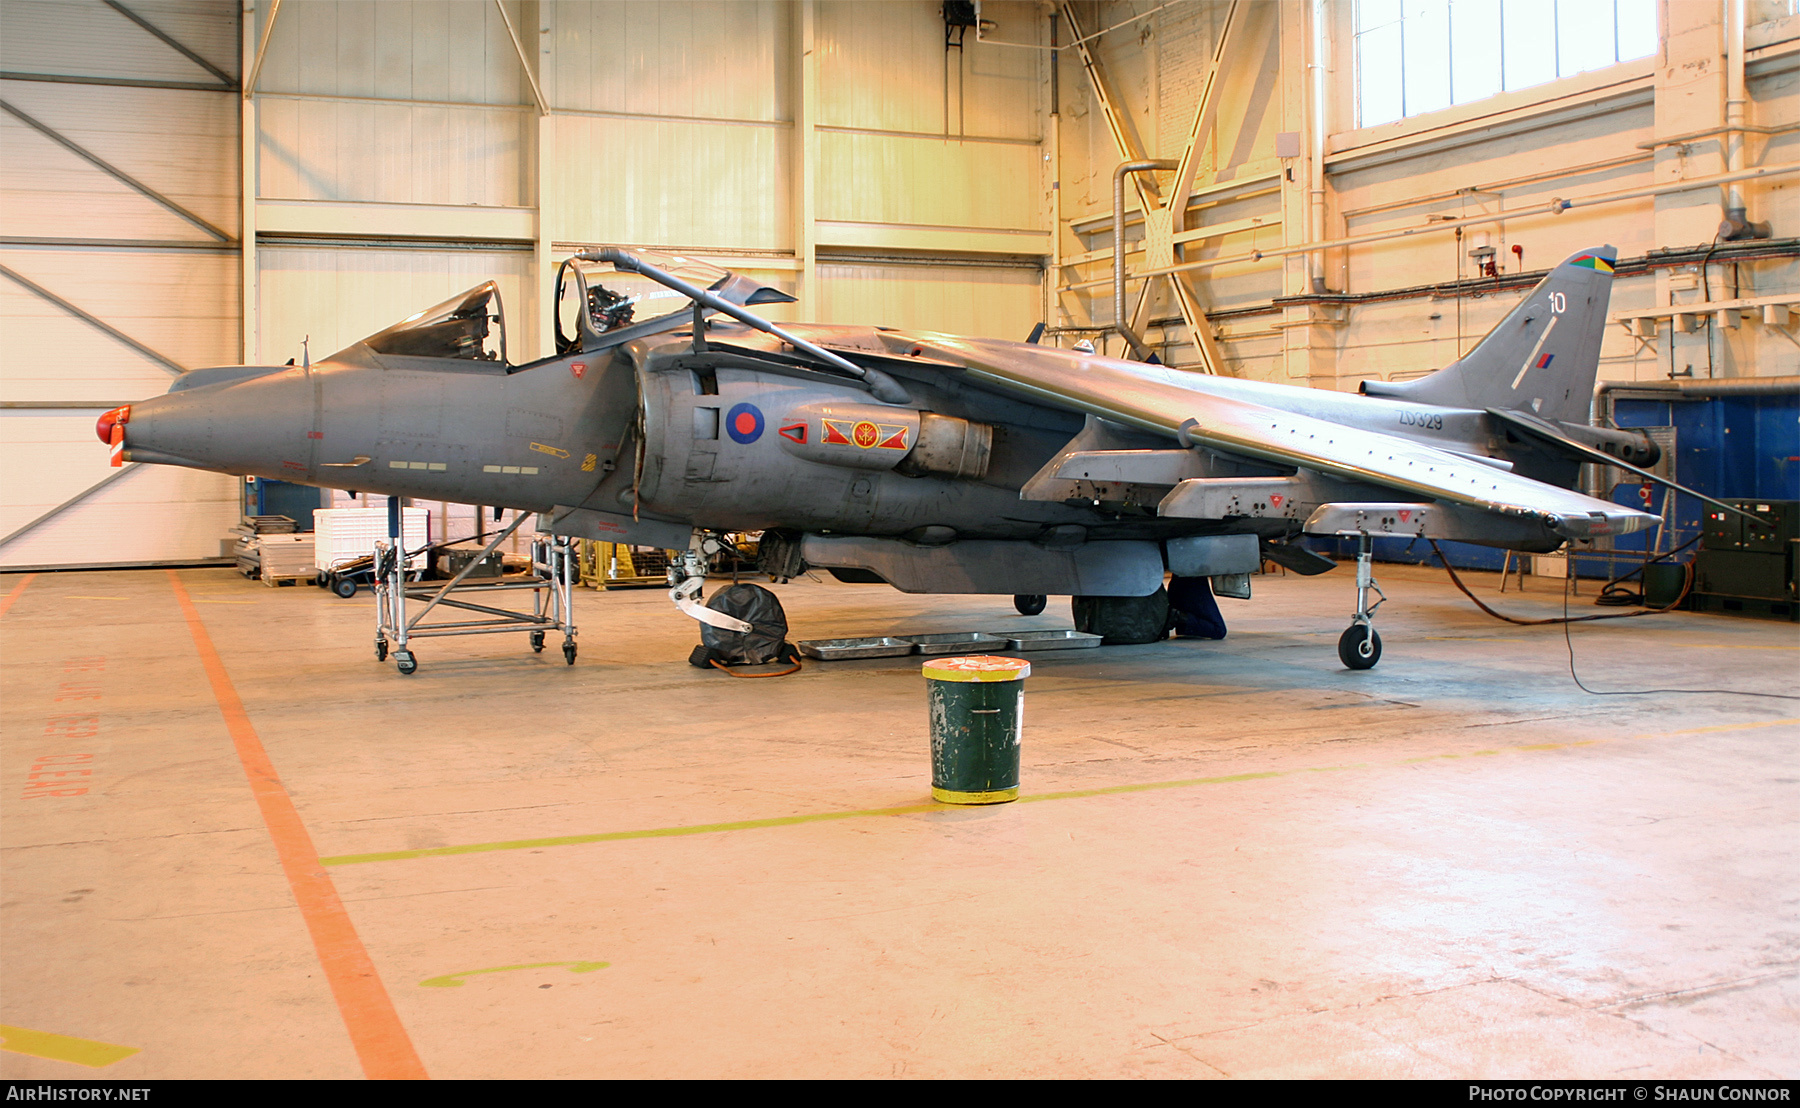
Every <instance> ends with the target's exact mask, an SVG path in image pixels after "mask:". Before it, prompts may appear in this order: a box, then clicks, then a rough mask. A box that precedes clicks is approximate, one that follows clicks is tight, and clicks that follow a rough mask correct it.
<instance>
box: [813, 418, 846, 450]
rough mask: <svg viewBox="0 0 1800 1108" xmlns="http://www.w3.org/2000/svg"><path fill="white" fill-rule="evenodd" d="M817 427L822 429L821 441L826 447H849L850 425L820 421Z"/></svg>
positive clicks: (836, 421) (830, 420) (832, 420)
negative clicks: (822, 436)
mask: <svg viewBox="0 0 1800 1108" xmlns="http://www.w3.org/2000/svg"><path fill="white" fill-rule="evenodd" d="M819 425H820V426H821V427H822V428H823V429H824V432H825V435H824V439H823V441H824V442H825V443H827V444H828V445H843V446H849V445H850V424H848V423H846V422H843V421H840V420H836V419H821V420H820V421H819Z"/></svg>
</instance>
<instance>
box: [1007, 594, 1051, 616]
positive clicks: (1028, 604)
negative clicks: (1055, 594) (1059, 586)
mask: <svg viewBox="0 0 1800 1108" xmlns="http://www.w3.org/2000/svg"><path fill="white" fill-rule="evenodd" d="M1048 603H1050V598H1049V597H1047V596H1041V595H1040V596H1032V595H1030V594H1021V595H1019V596H1015V597H1013V607H1014V608H1015V609H1017V610H1018V613H1019V614H1020V615H1022V616H1035V615H1037V614H1038V613H1039V612H1041V611H1043V610H1044V605H1046V604H1048Z"/></svg>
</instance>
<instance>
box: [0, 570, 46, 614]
mask: <svg viewBox="0 0 1800 1108" xmlns="http://www.w3.org/2000/svg"><path fill="white" fill-rule="evenodd" d="M36 576H37V574H35V573H27V574H26V575H25V579H24V580H22V581H20V582H19V583H18V584H16V585H14V586H13V590H12V591H11V592H9V593H7V594H6V599H5V600H0V616H3V615H5V614H6V613H8V612H10V611H12V606H13V601H15V600H17V599H19V594H20V593H22V592H24V591H25V586H26V585H29V584H31V581H32V578H34V577H36Z"/></svg>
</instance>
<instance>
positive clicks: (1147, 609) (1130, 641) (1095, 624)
mask: <svg viewBox="0 0 1800 1108" xmlns="http://www.w3.org/2000/svg"><path fill="white" fill-rule="evenodd" d="M1069 607H1070V609H1071V611H1072V612H1073V613H1074V616H1075V630H1077V631H1082V632H1085V633H1087V634H1089V635H1100V636H1102V638H1101V642H1102V643H1103V644H1104V645H1106V646H1138V645H1141V644H1143V643H1148V642H1160V641H1161V640H1162V639H1164V638H1166V637H1167V636H1168V634H1169V593H1168V590H1166V589H1163V588H1160V587H1159V588H1158V589H1157V590H1156V591H1155V592H1153V593H1151V594H1150V595H1149V596H1076V597H1071V598H1070V601H1069Z"/></svg>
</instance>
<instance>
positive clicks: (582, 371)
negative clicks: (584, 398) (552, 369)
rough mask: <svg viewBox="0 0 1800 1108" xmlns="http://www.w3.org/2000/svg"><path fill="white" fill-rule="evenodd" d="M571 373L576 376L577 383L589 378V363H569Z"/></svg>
mask: <svg viewBox="0 0 1800 1108" xmlns="http://www.w3.org/2000/svg"><path fill="white" fill-rule="evenodd" d="M569 372H570V373H573V374H574V375H575V379H576V380H577V381H579V380H581V379H582V378H583V377H586V376H587V363H586V362H570V363H569Z"/></svg>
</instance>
